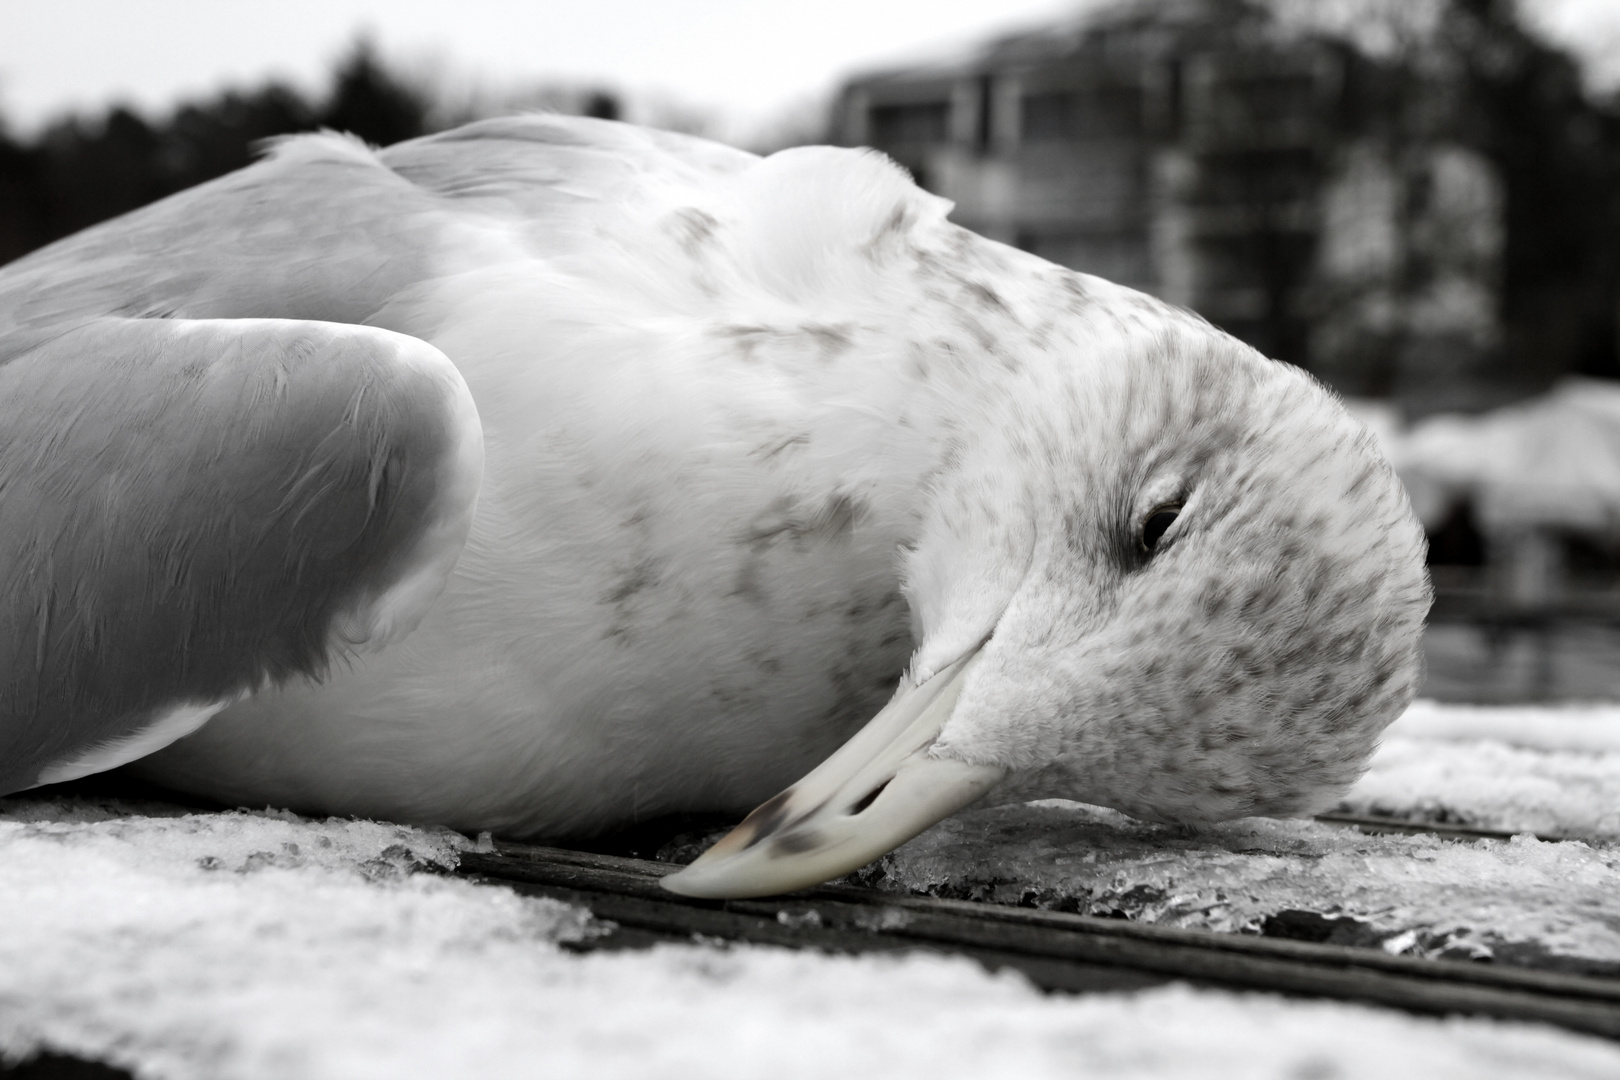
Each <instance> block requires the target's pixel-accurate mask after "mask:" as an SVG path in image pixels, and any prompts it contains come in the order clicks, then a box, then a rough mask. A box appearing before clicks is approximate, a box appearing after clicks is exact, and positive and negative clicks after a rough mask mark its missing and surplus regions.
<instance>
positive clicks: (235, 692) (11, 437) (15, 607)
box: [0, 319, 482, 792]
mask: <svg viewBox="0 0 1620 1080" xmlns="http://www.w3.org/2000/svg"><path fill="white" fill-rule="evenodd" d="M4 361H5V362H3V363H0V402H3V403H4V408H5V410H6V422H5V424H4V425H3V426H0V567H4V568H5V573H4V575H3V577H0V792H6V791H12V790H16V789H18V788H22V787H27V786H30V785H32V784H34V783H36V782H38V780H39V778H40V775H41V773H42V771H49V770H53V769H54V770H55V771H56V772H57V773H58V774H60V773H61V770H62V768H63V766H64V763H72V762H73V761H75V760H81V759H86V758H89V759H93V760H97V761H100V762H101V764H100V765H99V767H102V768H106V767H111V766H112V765H116V764H121V763H122V762H121V761H118V760H111V761H108V760H106V758H107V755H106V754H101V755H100V756H99V757H98V756H97V751H98V750H104V749H105V748H106V747H107V746H108V745H110V744H118V743H120V742H122V743H124V744H128V745H139V746H140V747H141V749H140V750H139V752H141V753H144V752H147V751H150V750H153V749H156V748H157V747H156V746H147V745H145V744H144V743H141V741H140V739H139V738H138V736H139V735H140V733H141V732H143V731H146V730H148V729H150V728H151V727H152V726H153V725H156V724H160V723H161V722H162V721H163V720H164V719H165V718H172V717H173V716H175V715H176V714H177V712H178V713H184V712H185V710H187V709H193V710H195V709H198V708H200V707H205V706H208V705H209V704H210V703H221V702H228V701H231V700H235V699H236V698H238V697H240V696H242V695H244V694H246V693H249V692H252V691H253V690H255V689H258V688H260V687H263V686H265V685H268V684H274V683H280V682H284V681H286V680H288V679H294V678H299V677H319V676H320V675H321V674H322V673H323V672H324V671H325V670H326V669H327V668H328V666H329V665H331V664H332V663H334V662H336V661H338V660H340V659H341V658H342V657H343V656H344V655H345V654H346V653H347V652H349V651H351V650H354V649H357V648H361V647H364V646H367V645H368V644H369V645H376V644H378V643H379V641H380V640H382V639H386V638H388V637H391V636H397V635H398V634H400V633H402V632H405V631H406V630H408V629H409V627H410V626H411V625H413V624H414V622H415V620H416V619H418V618H420V616H421V615H422V614H423V612H424V611H425V610H426V606H427V604H429V603H431V602H432V599H433V598H434V596H435V595H436V594H437V592H438V590H439V589H440V588H442V586H443V584H444V581H445V580H446V578H447V577H448V575H449V573H450V570H451V568H452V566H453V564H454V562H455V559H456V556H457V555H458V554H459V551H460V548H461V545H462V543H463V541H464V540H465V538H466V534H467V530H468V528H469V527H470V524H471V516H472V508H473V501H474V499H475V496H476V492H477V487H478V481H479V477H480V475H481V470H482V442H481V433H480V431H479V428H478V420H477V414H476V412H474V411H473V408H472V402H471V398H470V396H469V395H468V393H467V389H466V386H465V384H464V383H463V382H462V381H461V378H460V376H459V375H458V374H457V373H456V371H455V368H454V367H453V366H452V365H451V364H450V362H449V361H448V360H447V359H446V358H445V357H444V356H443V354H442V353H439V352H438V351H437V350H436V349H433V348H432V347H431V346H428V345H426V344H424V343H422V342H420V341H417V340H415V339H413V338H409V337H405V336H403V335H400V334H394V333H391V332H389V331H385V330H377V329H373V328H369V327H354V326H340V325H333V324H326V323H310V322H297V321H287V320H257V319H253V320H219V321H212V320H209V321H193V320H150V319H149V320H131V319H99V320H93V321H90V322H87V323H85V324H83V325H80V326H78V327H75V328H74V329H71V330H69V331H66V332H64V333H61V334H58V335H56V336H54V337H52V338H50V339H49V340H48V341H45V342H43V343H41V344H38V345H36V346H34V347H33V348H31V349H29V350H28V351H27V352H25V353H23V354H22V355H16V356H11V357H9V358H4ZM198 722H200V721H198ZM184 733H185V731H184V730H180V731H178V732H177V733H176V735H175V737H178V735H179V734H184ZM132 739H133V740H134V741H133V742H131V740H132ZM117 756H118V755H116V754H114V755H113V757H114V758H116V757H117ZM124 760H129V759H128V758H127V757H125V758H124Z"/></svg>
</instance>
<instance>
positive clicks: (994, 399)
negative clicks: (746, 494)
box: [666, 253, 1430, 896]
mask: <svg viewBox="0 0 1620 1080" xmlns="http://www.w3.org/2000/svg"><path fill="white" fill-rule="evenodd" d="M1021 258H1022V256H1018V255H1017V254H1016V253H1013V254H1002V255H998V256H996V259H997V260H999V261H1000V262H1001V263H1002V264H1003V266H1004V267H1005V266H1006V265H1011V266H1013V267H1014V268H1015V269H1016V268H1017V267H1018V266H1019V265H1022V264H1020V263H1019V259H1021ZM1009 260H1010V263H1009V262H1008V261H1009ZM1031 274H1032V275H1033V276H1032V277H1030V278H1029V279H1028V280H1031V281H1036V280H1038V281H1040V282H1043V283H1044V284H1043V285H1042V286H1041V287H1040V288H1044V289H1046V290H1047V291H1048V292H1049V293H1050V295H1049V296H1047V297H1046V302H1047V303H1048V304H1050V305H1051V306H1055V307H1060V308H1062V310H1063V318H1062V319H1061V320H1056V321H1054V322H1053V323H1052V324H1043V325H1042V326H1041V329H1040V331H1039V333H1038V334H1036V335H1034V337H1035V340H1036V344H1035V345H1033V346H1029V347H1028V348H1026V350H1025V351H1024V352H1023V353H1022V354H1020V358H1019V362H1017V363H1014V364H1012V365H1007V364H1003V365H1001V367H1000V369H998V370H1000V371H1001V372H1002V375H1001V376H1000V379H999V382H998V388H997V389H996V390H994V391H991V390H984V391H982V392H978V393H973V392H966V391H963V390H962V389H961V388H960V387H958V388H957V389H956V391H955V393H956V394H957V396H958V397H959V398H966V399H972V400H973V401H974V403H975V404H974V406H973V409H974V410H975V411H974V413H973V415H972V416H971V418H970V419H969V420H968V421H967V422H964V423H961V424H959V425H955V426H954V427H953V432H954V434H953V435H952V436H951V438H949V439H947V440H945V446H946V449H945V451H944V452H943V453H942V454H941V456H940V460H939V461H938V463H937V465H936V467H935V469H934V470H933V471H932V472H931V473H930V475H929V476H928V478H927V480H926V487H927V489H928V490H927V492H926V496H927V497H926V500H925V505H926V511H925V513H924V516H923V521H922V524H921V527H920V529H919V530H918V533H917V537H916V539H915V542H914V543H912V544H911V545H910V546H909V547H908V549H907V550H906V551H904V552H903V553H902V559H903V564H904V580H905V583H906V584H905V589H906V595H907V599H908V600H909V602H910V605H911V611H912V619H913V633H914V636H915V640H916V641H917V642H918V643H919V644H918V648H917V649H916V652H915V653H914V655H913V657H912V662H911V665H910V668H909V670H908V671H907V673H906V675H905V677H904V678H903V679H902V681H901V684H900V687H899V690H898V691H897V693H896V695H895V697H894V699H893V701H892V702H891V703H890V704H889V705H888V706H887V707H886V708H884V709H883V710H882V712H880V713H879V714H878V715H877V717H875V718H874V719H873V720H872V721H871V722H870V723H869V724H868V725H867V726H866V727H865V728H863V729H862V730H861V731H860V732H858V733H857V734H856V735H855V736H854V737H853V738H852V739H851V740H850V741H849V742H848V743H847V744H845V746H844V747H843V748H841V749H840V750H838V751H837V752H836V753H835V754H834V755H833V756H832V757H830V758H829V759H827V761H825V762H824V763H823V764H822V765H820V766H818V767H817V768H816V769H815V770H813V771H812V772H811V773H809V774H808V775H806V776H805V777H804V778H803V779H802V780H801V781H799V782H798V783H797V784H795V785H794V786H793V787H791V788H789V789H787V790H786V791H784V792H782V793H781V794H780V795H778V796H776V797H775V798H774V799H772V800H770V801H769V802H767V803H765V804H764V805H762V806H761V807H760V808H759V809H757V810H756V811H755V812H754V813H753V814H752V815H750V816H749V818H748V819H747V820H745V821H744V822H743V823H742V824H741V825H740V826H738V828H737V829H736V830H734V831H733V832H732V833H731V834H730V835H729V836H727V837H726V838H725V839H723V840H722V841H721V842H720V843H718V844H717V845H715V847H713V848H712V849H710V851H708V852H706V853H705V854H704V856H703V857H702V858H700V859H699V860H698V861H697V862H696V863H694V864H693V865H692V866H690V867H688V868H687V869H685V870H683V871H682V872H680V873H678V874H676V875H672V876H671V877H670V878H668V879H666V884H667V886H668V887H669V888H671V889H672V890H674V891H677V892H682V893H687V894H691V895H700V896H747V895H763V894H768V893H774V892H781V891H787V890H791V889H795V888H802V887H805V886H808V885H811V884H815V883H817V882H820V881H824V880H827V879H828V878H831V877H834V876H836V875H838V874H841V873H845V872H848V871H849V870H851V869H854V868H856V867H858V866H861V865H863V864H864V863H865V862H867V861H869V860H870V859H872V858H874V857H876V856H877V855H880V854H882V853H884V852H885V851H888V850H890V849H891V848H893V847H894V846H896V845H898V844H899V843H902V842H903V841H905V840H906V839H909V838H910V837H911V836H914V835H916V833H918V832H920V831H922V829H924V828H926V827H928V826H929V825H930V824H933V823H934V822H935V821H938V820H940V819H941V818H943V817H945V816H947V815H949V814H950V813H953V812H954V811H956V810H957V809H960V808H961V807H963V806H965V805H967V804H969V803H972V802H975V801H978V800H980V799H983V798H985V797H986V796H988V797H989V798H990V799H992V800H994V801H1013V800H1021V799H1033V798H1066V799H1074V800H1079V801H1083V802H1087V803H1094V804H1100V805H1105V806H1111V807H1115V808H1117V809H1120V810H1123V811H1125V812H1127V813H1129V814H1132V815H1135V816H1138V817H1142V818H1146V819H1150V820H1155V821H1165V822H1208V821H1216V820H1222V819H1229V818H1234V817H1241V816H1246V815H1255V814H1260V815H1296V814H1302V813H1308V812H1311V811H1312V810H1314V809H1317V808H1320V807H1322V806H1323V805H1324V804H1325V803H1328V802H1331V801H1332V800H1333V799H1334V798H1335V797H1336V796H1337V795H1338V794H1339V793H1340V792H1342V791H1343V790H1344V789H1345V788H1346V787H1347V786H1348V785H1349V784H1350V783H1351V782H1353V781H1354V780H1355V779H1356V777H1357V776H1358V775H1359V774H1360V773H1361V771H1362V770H1363V769H1364V768H1365V767H1366V763H1367V761H1368V759H1369V757H1370V755H1371V754H1372V751H1373V750H1374V748H1375V746H1376V743H1377V739H1378V736H1379V734H1380V732H1381V731H1382V730H1383V728H1384V727H1385V726H1386V725H1387V724H1389V723H1390V721H1392V720H1394V719H1395V718H1396V717H1397V716H1398V715H1399V714H1400V713H1401V712H1402V711H1403V710H1404V709H1405V707H1406V706H1407V704H1408V703H1409V702H1410V701H1411V699H1412V697H1413V695H1414V693H1415V692H1416V687H1417V684H1418V679H1419V675H1420V669H1421V650H1420V635H1421V631H1422V624H1423V620H1424V616H1425V614H1426V613H1427V610H1428V605H1429V600H1430V588H1429V583H1428V576H1427V573H1426V570H1425V566H1424V561H1425V558H1424V556H1425V542H1424V536H1423V532H1422V529H1421V528H1420V526H1419V525H1418V523H1417V521H1416V520H1415V518H1414V517H1413V515H1412V512H1411V510H1410V508H1409V507H1408V505H1407V500H1406V496H1405V493H1404V491H1403V489H1402V488H1401V485H1400V484H1399V482H1398V481H1397V479H1396V477H1395V474H1394V472H1393V470H1392V469H1391V467H1390V466H1389V464H1388V462H1387V461H1386V460H1385V459H1384V458H1383V456H1382V455H1381V453H1380V452H1379V450H1378V447H1377V446H1376V444H1375V442H1374V440H1373V438H1372V437H1371V436H1370V434H1369V433H1368V432H1367V431H1366V430H1365V429H1364V428H1363V427H1362V425H1361V424H1360V423H1359V422H1357V421H1356V420H1355V419H1354V418H1353V417H1351V416H1350V415H1349V414H1348V413H1347V412H1346V411H1345V409H1344V408H1343V406H1342V405H1341V404H1340V403H1339V402H1338V401H1337V400H1336V399H1335V398H1334V397H1333V395H1332V394H1331V393H1329V392H1328V391H1327V390H1325V389H1324V388H1323V387H1322V386H1320V385H1319V384H1318V383H1317V382H1316V381H1315V380H1313V379H1312V378H1311V377H1310V376H1308V375H1307V374H1305V373H1304V372H1302V371H1300V370H1299V369H1297V368H1293V367H1290V366H1288V365H1285V364H1282V363H1279V362H1276V361H1272V360H1268V359H1265V358H1264V357H1262V356H1260V355H1259V354H1258V353H1256V352H1254V351H1253V350H1252V349H1250V348H1248V347H1247V346H1245V345H1243V344H1241V343H1240V342H1238V341H1236V340H1234V339H1232V338H1230V337H1229V336H1227V335H1225V334H1223V333H1221V332H1220V331H1218V330H1216V329H1214V328H1213V327H1210V326H1209V325H1208V324H1206V323H1204V322H1202V321H1201V320H1198V319H1196V318H1195V317H1193V316H1190V315H1187V314H1186V313H1183V312H1179V311H1176V310H1175V309H1173V308H1170V307H1168V306H1166V305H1162V304H1159V303H1158V302H1157V301H1154V300H1151V299H1149V298H1147V297H1144V296H1141V295H1140V294H1136V293H1133V292H1131V291H1129V290H1125V289H1121V288H1118V287H1115V286H1112V285H1109V284H1108V283H1106V282H1101V281H1098V280H1096V279H1091V278H1085V277H1082V276H1079V275H1071V274H1067V273H1066V272H1064V273H1057V272H1055V271H1054V270H1046V271H1041V270H1032V271H1031ZM1031 290H1032V291H1035V292H1039V291H1040V289H1039V288H1035V287H1034V286H1032V287H1031ZM1030 321H1031V320H1029V319H1025V320H1023V322H1024V324H1026V325H1027V324H1029V323H1030ZM1008 372H1010V373H1008Z"/></svg>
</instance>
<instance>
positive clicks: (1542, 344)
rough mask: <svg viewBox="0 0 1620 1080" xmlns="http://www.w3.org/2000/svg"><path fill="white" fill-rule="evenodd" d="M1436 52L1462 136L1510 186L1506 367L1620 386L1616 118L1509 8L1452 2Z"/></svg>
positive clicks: (1476, 0)
mask: <svg viewBox="0 0 1620 1080" xmlns="http://www.w3.org/2000/svg"><path fill="white" fill-rule="evenodd" d="M1440 44H1441V48H1442V49H1443V50H1444V52H1445V53H1446V54H1447V59H1449V60H1450V61H1452V62H1454V63H1455V64H1456V65H1457V67H1458V69H1459V74H1460V75H1461V87H1460V90H1461V94H1460V106H1461V113H1462V115H1461V118H1460V119H1461V122H1462V126H1463V130H1464V132H1465V137H1467V138H1468V139H1469V141H1470V142H1472V143H1473V144H1474V145H1475V147H1476V148H1477V149H1479V150H1480V151H1481V152H1483V153H1484V154H1486V155H1487V156H1488V157H1489V158H1490V159H1491V161H1492V162H1493V164H1494V165H1495V166H1496V168H1497V169H1498V170H1499V171H1500V174H1501V176H1502V179H1503V183H1504V189H1505V194H1506V207H1505V215H1506V222H1505V224H1506V249H1505V251H1504V253H1503V277H1504V280H1503V282H1502V318H1503V324H1504V326H1505V328H1506V332H1507V340H1506V341H1505V342H1504V354H1505V355H1504V361H1505V363H1506V364H1507V365H1508V366H1510V367H1511V368H1514V369H1517V370H1520V371H1529V372H1536V373H1539V374H1541V375H1542V376H1543V379H1542V380H1538V381H1551V379H1552V378H1555V377H1556V376H1557V375H1559V374H1563V373H1565V372H1579V373H1581V374H1586V375H1599V376H1607V377H1609V378H1616V377H1620V341H1617V338H1620V326H1617V324H1616V302H1617V299H1620V108H1617V107H1616V103H1615V102H1613V101H1608V102H1601V101H1594V100H1592V99H1591V98H1590V97H1589V96H1588V95H1587V94H1586V93H1585V92H1584V90H1583V89H1582V86H1581V79H1580V72H1579V69H1578V67H1577V65H1576V63H1575V61H1574V60H1573V59H1572V58H1571V57H1570V56H1569V55H1567V54H1566V53H1564V52H1561V51H1560V50H1558V49H1555V48H1553V47H1552V46H1550V45H1548V44H1545V43H1544V42H1542V41H1540V40H1539V39H1537V38H1536V37H1535V36H1534V35H1533V34H1532V33H1531V32H1530V31H1529V30H1528V29H1526V28H1525V26H1524V24H1523V23H1522V22H1521V21H1520V18H1519V15H1518V4H1516V3H1514V2H1513V0H1452V2H1451V3H1450V4H1449V5H1448V6H1447V9H1446V11H1445V14H1444V17H1443V20H1442V23H1441V26H1440Z"/></svg>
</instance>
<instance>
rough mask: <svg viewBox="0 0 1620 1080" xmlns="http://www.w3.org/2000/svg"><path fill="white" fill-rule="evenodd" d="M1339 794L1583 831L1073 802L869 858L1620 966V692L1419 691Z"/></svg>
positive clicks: (1396, 806) (1286, 929)
mask: <svg viewBox="0 0 1620 1080" xmlns="http://www.w3.org/2000/svg"><path fill="white" fill-rule="evenodd" d="M1341 809H1343V810H1347V811H1351V812H1355V813H1360V814H1373V815H1378V816H1385V817H1393V818H1398V819H1401V820H1407V821H1419V822H1421V821H1440V822H1448V823H1454V824H1456V823H1460V824H1468V825H1473V826H1477V827H1485V828H1492V829H1501V830H1506V831H1510V832H1522V833H1526V834H1528V833H1531V832H1542V833H1552V834H1558V835H1564V836H1576V837H1585V838H1586V841H1585V842H1564V843H1542V842H1539V841H1537V840H1536V839H1535V838H1534V837H1532V836H1530V835H1520V836H1515V837H1514V838H1513V839H1512V840H1510V841H1504V840H1482V841H1476V842H1459V841H1455V840H1441V839H1437V838H1435V837H1432V836H1369V835H1365V834H1363V833H1361V832H1358V831H1356V830H1351V829H1344V828H1340V827H1333V826H1328V825H1322V824H1317V823H1314V822H1307V821H1277V820H1270V819H1263V818H1250V819H1246V820H1243V821H1237V822H1229V823H1226V824H1222V825H1215V826H1207V827H1203V828H1196V829H1194V828H1185V827H1180V828H1178V827H1167V826H1158V825H1149V824H1144V823H1142V822H1138V821H1133V820H1132V819H1130V818H1127V817H1126V816H1125V815H1123V814H1119V813H1116V812H1114V811H1110V810H1104V809H1100V808H1097V807H1087V806H1082V805H1080V804H1077V803H1062V802H1047V803H1032V804H1029V805H1026V806H1010V807H996V808H993V809H988V810H981V811H978V812H972V813H967V814H961V815H958V816H957V817H956V818H954V819H952V820H949V821H946V822H944V823H942V824H940V825H938V826H936V827H935V828H934V829H932V830H930V831H929V832H926V833H924V834H923V835H922V836H920V837H918V838H917V839H916V840H913V841H912V842H911V843H909V844H907V845H905V846H904V847H902V848H900V849H899V850H898V851H896V852H894V853H893V854H891V855H889V856H887V857H886V858H884V859H882V860H880V861H879V862H878V863H877V864H875V865H874V866H873V867H869V868H868V869H867V870H865V871H863V872H862V873H861V874H859V875H857V878H858V879H859V880H865V881H867V882H869V883H872V884H876V885H878V886H880V887H883V888H887V889H894V890H900V891H911V892H921V893H928V894H931V895H936V896H952V897H960V898H972V899H984V900H992V901H999V902H1003V903H1015V904H1029V905H1035V906H1040V907H1051V908H1056V909H1059V910H1067V911H1079V912H1083V913H1089V914H1096V915H1105V916H1113V917H1123V918H1130V919H1136V920H1139V921H1142V922H1152V923H1158V924H1161V925H1169V926H1177V927H1185V928H1197V929H1208V930H1217V931H1226V932H1241V933H1267V934H1275V935H1279V936H1286V937H1295V938H1305V939H1308V940H1316V941H1330V942H1334V943H1342V944H1355V945H1371V946H1378V947H1381V948H1384V949H1386V950H1388V951H1390V952H1398V953H1409V954H1417V955H1443V956H1451V957H1463V958H1475V959H1483V958H1487V957H1489V958H1494V959H1499V960H1508V961H1529V962H1535V963H1537V964H1541V965H1543V966H1553V967H1562V968H1565V969H1568V970H1575V971H1588V972H1592V973H1605V974H1614V973H1620V930H1617V928H1616V925H1615V920H1614V918H1613V912H1614V897H1615V896H1620V845H1617V844H1616V843H1615V841H1620V708H1616V707H1613V706H1608V707H1589V708H1583V709H1534V708H1529V709H1503V708H1491V709H1484V708H1470V707H1450V706H1437V705H1434V704H1432V703H1426V702H1420V703H1419V704H1418V705H1416V706H1414V707H1413V709H1412V711H1411V712H1410V713H1409V714H1408V715H1407V716H1406V717H1403V718H1402V720H1400V721H1398V722H1397V723H1396V725H1394V726H1393V727H1392V728H1391V729H1390V731H1389V733H1388V734H1387V736H1386V738H1385V740H1384V745H1383V747H1382V748H1381V750H1380V751H1379V753H1378V755H1377V756H1376V757H1375V759H1374V761H1373V764H1372V767H1371V768H1370V769H1369V771H1368V773H1367V775H1366V776H1365V777H1364V778H1363V779H1362V780H1361V782H1360V783H1358V784H1357V785H1356V786H1355V787H1354V788H1353V789H1352V790H1351V791H1350V792H1349V793H1348V794H1347V796H1346V797H1345V799H1344V801H1343V803H1342V805H1341Z"/></svg>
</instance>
